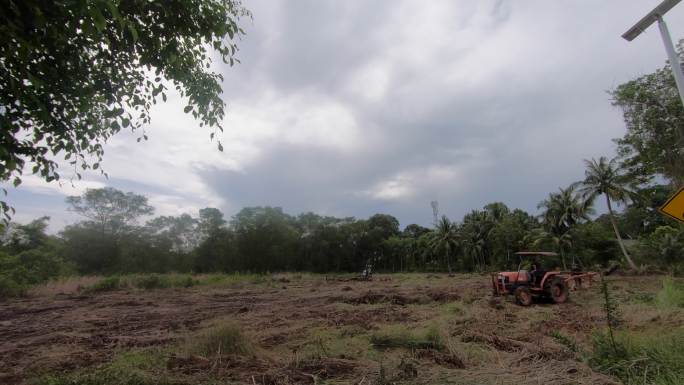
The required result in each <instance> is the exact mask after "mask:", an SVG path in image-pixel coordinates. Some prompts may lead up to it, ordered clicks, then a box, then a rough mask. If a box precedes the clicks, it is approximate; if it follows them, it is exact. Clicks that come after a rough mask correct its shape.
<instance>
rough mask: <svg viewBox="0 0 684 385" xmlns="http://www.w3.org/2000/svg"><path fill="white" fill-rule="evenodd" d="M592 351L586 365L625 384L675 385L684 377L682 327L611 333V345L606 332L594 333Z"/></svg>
mask: <svg viewBox="0 0 684 385" xmlns="http://www.w3.org/2000/svg"><path fill="white" fill-rule="evenodd" d="M593 348H594V349H593V352H592V353H591V356H590V357H589V364H590V365H591V366H592V367H594V368H595V369H597V370H599V371H601V372H603V373H606V374H609V375H612V376H615V377H617V378H618V379H620V381H622V382H623V383H624V384H626V385H636V384H655V385H675V384H681V381H682V378H684V328H678V329H674V330H670V331H663V332H660V333H653V332H650V333H635V332H627V331H625V332H620V333H616V334H615V345H613V343H612V342H611V340H610V337H609V336H608V334H607V333H596V334H595V335H594V337H593Z"/></svg>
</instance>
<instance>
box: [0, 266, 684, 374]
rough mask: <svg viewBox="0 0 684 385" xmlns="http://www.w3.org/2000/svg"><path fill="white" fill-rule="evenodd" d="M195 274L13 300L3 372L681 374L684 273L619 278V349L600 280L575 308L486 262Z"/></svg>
mask: <svg viewBox="0 0 684 385" xmlns="http://www.w3.org/2000/svg"><path fill="white" fill-rule="evenodd" d="M185 277H186V276H183V275H158V276H152V277H151V276H133V275H131V276H128V275H124V276H120V277H115V278H106V279H100V280H99V281H97V282H95V283H93V282H94V280H93V279H90V280H89V284H90V285H91V289H90V292H89V293H88V294H86V295H84V294H83V293H82V292H81V293H78V292H74V293H73V294H58V293H53V294H50V293H49V292H45V293H42V294H31V295H30V296H29V297H26V298H18V299H10V300H7V301H5V302H2V303H0V325H2V327H1V328H0V339H1V340H2V341H3V343H2V344H0V357H2V360H0V383H2V384H8V385H13V384H35V385H47V384H50V385H61V384H65V385H66V384H71V385H104V384H111V383H116V384H124V385H148V384H149V385H151V384H190V385H195V384H196V385H200V384H251V385H254V384H324V383H328V384H347V383H351V384H359V383H363V384H366V385H370V384H390V383H392V384H426V385H427V384H462V385H466V384H474V383H476V384H483V385H487V384H492V385H493V384H505V383H516V384H523V385H524V384H530V385H531V384H539V383H544V384H597V385H598V384H601V385H603V384H613V383H614V384H617V383H620V382H621V381H624V382H625V383H627V384H636V383H639V384H642V383H644V382H643V381H642V382H638V380H637V379H639V378H641V379H643V378H646V379H647V382H646V383H649V384H651V383H653V384H675V383H677V382H673V381H675V380H673V379H676V378H681V376H682V367H681V362H684V359H682V356H683V354H684V353H683V352H682V350H681V347H682V346H684V341H682V326H683V322H684V309H682V308H681V307H679V306H678V305H676V304H677V303H678V302H677V300H676V298H678V294H676V293H677V291H678V290H680V289H679V288H680V285H681V282H680V281H678V280H677V279H676V278H667V277H663V276H639V277H610V279H609V280H607V286H608V287H609V288H610V294H611V296H612V298H614V301H615V303H616V304H617V306H618V307H619V308H620V311H621V313H622V314H623V316H622V319H621V323H620V325H619V326H618V327H617V328H616V329H615V340H616V346H618V347H619V349H618V350H617V351H616V350H615V349H612V344H609V345H607V344H606V340H605V337H602V336H605V334H604V333H605V331H606V321H605V312H604V310H603V303H602V296H601V293H600V292H599V287H598V285H597V286H596V287H593V288H591V289H588V290H585V291H578V292H575V293H573V296H572V297H571V299H570V301H568V302H566V303H564V304H563V305H553V304H547V303H539V304H534V305H532V306H530V307H520V306H518V305H516V304H515V303H514V301H513V298H501V297H499V298H496V300H495V301H492V297H491V294H490V290H488V289H490V285H491V283H490V282H489V280H488V277H487V276H483V275H456V276H454V277H449V276H447V275H435V274H432V275H431V276H430V277H426V275H425V274H402V275H375V276H374V279H373V280H372V281H353V280H349V279H348V277H341V278H340V277H333V276H327V277H326V276H322V275H296V274H279V275H277V276H271V275H260V276H248V275H237V276H234V275H226V276H221V275H210V276H207V275H205V276H192V277H190V276H187V277H189V278H191V279H192V281H193V282H194V284H193V285H191V286H190V287H184V286H183V285H182V282H183V281H184V280H185ZM663 280H664V281H663ZM159 282H161V284H160V283H159ZM169 282H178V283H179V284H176V283H172V284H167V283H169ZM663 282H665V283H664V284H663ZM63 285H64V286H65V287H67V286H69V285H68V283H63ZM165 288H168V289H165ZM343 288H351V290H349V289H347V290H343ZM436 293H442V295H436ZM361 299H363V300H361ZM366 299H367V300H366ZM399 299H401V300H399ZM666 304H667V305H666ZM45 325H50V326H49V327H46V326H45ZM658 331H662V333H661V332H658Z"/></svg>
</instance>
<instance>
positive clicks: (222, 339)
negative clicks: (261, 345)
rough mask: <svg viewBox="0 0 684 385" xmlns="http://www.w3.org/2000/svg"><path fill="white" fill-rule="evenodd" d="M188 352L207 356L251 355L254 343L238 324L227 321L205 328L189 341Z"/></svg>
mask: <svg viewBox="0 0 684 385" xmlns="http://www.w3.org/2000/svg"><path fill="white" fill-rule="evenodd" d="M186 350H187V353H189V354H194V355H198V356H202V357H205V358H209V357H215V356H220V355H224V354H235V355H249V354H252V353H254V345H253V344H252V341H250V339H249V338H247V336H245V335H244V333H242V330H241V329H240V327H239V326H238V325H237V324H234V323H225V324H220V325H217V326H214V327H211V328H209V329H206V330H204V331H203V332H201V333H200V335H198V336H196V337H194V338H192V340H189V341H188V344H187V346H186Z"/></svg>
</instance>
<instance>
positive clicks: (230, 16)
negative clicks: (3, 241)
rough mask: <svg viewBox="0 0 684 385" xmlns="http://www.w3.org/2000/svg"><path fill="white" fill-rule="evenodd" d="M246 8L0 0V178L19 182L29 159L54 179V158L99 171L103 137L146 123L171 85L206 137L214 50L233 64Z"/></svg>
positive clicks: (202, 2)
mask: <svg viewBox="0 0 684 385" xmlns="http://www.w3.org/2000/svg"><path fill="white" fill-rule="evenodd" d="M244 16H250V14H249V11H248V10H246V9H245V8H244V7H243V6H242V4H241V3H240V1H239V0H225V1H224V0H194V1H181V0H169V1H163V2H156V1H146V0H111V1H110V0H59V1H45V0H25V1H10V0H0V35H2V36H3V38H2V39H0V89H1V90H2V92H1V93H0V128H1V129H0V164H1V165H2V166H1V167H0V181H3V182H4V181H11V183H12V184H14V186H15V187H16V186H18V185H19V184H20V183H21V175H22V173H23V171H24V167H25V166H26V165H27V164H26V163H29V164H31V165H32V167H31V169H30V170H31V172H32V173H34V174H39V175H40V176H41V177H42V178H43V179H44V180H46V181H48V182H51V181H53V180H59V179H60V174H59V173H58V172H57V169H58V162H57V160H56V157H57V156H59V157H60V158H63V159H64V160H65V161H68V162H69V164H70V165H71V166H73V167H74V176H75V177H76V178H79V179H80V178H81V174H80V170H81V169H82V170H87V169H93V170H97V169H99V168H100V162H101V161H102V157H103V154H104V149H103V144H104V143H105V142H106V141H107V140H108V139H109V138H111V137H112V136H113V135H115V134H117V133H118V132H119V131H121V130H122V129H130V130H133V131H135V130H137V129H139V128H142V127H143V125H144V124H147V123H149V122H150V115H149V112H150V108H151V107H152V105H154V104H156V103H157V101H158V100H159V99H160V98H161V100H162V101H166V99H167V94H166V92H167V91H168V88H167V86H168V85H170V84H172V85H173V87H174V88H175V89H176V91H177V92H178V93H179V94H180V95H181V96H182V97H184V98H187V101H188V104H187V106H186V107H185V108H184V111H185V112H186V113H192V115H193V117H194V118H196V119H198V120H199V121H200V126H209V127H211V128H212V132H211V133H210V137H211V139H213V138H214V136H215V134H216V132H217V130H222V127H221V124H220V122H221V120H222V119H223V116H224V113H225V112H224V107H225V103H224V102H223V100H222V99H221V97H220V94H221V92H222V89H221V85H220V81H222V80H223V77H222V76H221V74H218V73H215V72H212V71H211V70H210V65H211V63H212V59H211V58H212V54H214V53H215V54H218V56H219V57H220V58H221V59H222V60H223V62H224V63H226V64H229V65H231V66H232V65H233V64H234V63H235V62H236V59H235V58H234V55H235V53H236V51H237V46H236V44H235V43H234V41H235V40H236V39H237V38H239V37H240V36H241V35H243V34H244V32H243V30H242V29H241V28H240V27H239V26H238V21H239V19H240V18H241V17H244ZM140 139H147V135H146V134H145V132H144V130H143V132H142V133H141V136H140V137H139V138H138V140H140ZM218 147H219V150H221V149H222V146H221V143H220V142H219V143H218ZM91 159H93V160H92V161H91ZM0 208H1V209H2V212H3V214H5V216H8V213H9V212H10V210H11V209H10V208H9V207H8V206H7V204H5V203H4V202H3V204H2V206H1V207H0Z"/></svg>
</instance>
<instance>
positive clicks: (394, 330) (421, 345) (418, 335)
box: [370, 326, 446, 350]
mask: <svg viewBox="0 0 684 385" xmlns="http://www.w3.org/2000/svg"><path fill="white" fill-rule="evenodd" d="M370 343H371V344H372V345H373V346H374V347H375V348H377V349H391V348H406V349H435V350H444V349H445V347H446V346H445V343H444V340H443V338H442V335H441V333H440V332H439V330H438V329H437V327H434V326H433V327H430V328H428V329H426V330H421V331H413V330H410V329H408V328H407V327H405V326H390V327H387V328H385V329H382V330H379V331H377V332H374V333H373V334H371V336H370Z"/></svg>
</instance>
